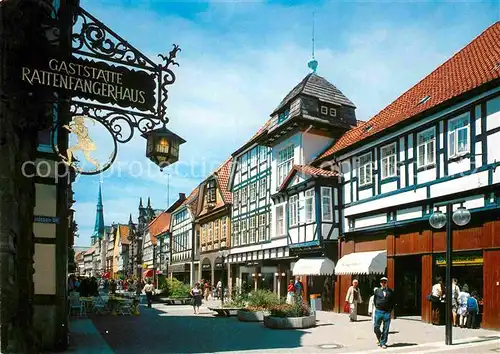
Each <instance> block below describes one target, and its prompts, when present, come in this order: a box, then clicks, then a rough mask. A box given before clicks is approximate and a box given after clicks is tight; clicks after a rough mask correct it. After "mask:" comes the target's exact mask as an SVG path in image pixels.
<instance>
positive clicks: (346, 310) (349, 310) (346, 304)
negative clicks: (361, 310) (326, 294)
mask: <svg viewBox="0 0 500 354" xmlns="http://www.w3.org/2000/svg"><path fill="white" fill-rule="evenodd" d="M344 312H345V313H349V312H351V306H350V305H349V303H348V302H346V303H345V304H344Z"/></svg>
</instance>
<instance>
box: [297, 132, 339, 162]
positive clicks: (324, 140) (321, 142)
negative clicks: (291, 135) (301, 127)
mask: <svg viewBox="0 0 500 354" xmlns="http://www.w3.org/2000/svg"><path fill="white" fill-rule="evenodd" d="M332 141H333V139H332V138H329V137H326V136H321V135H316V134H310V133H303V134H302V142H303V151H304V156H303V157H304V160H303V162H302V163H303V164H308V163H310V162H311V161H312V160H314V159H315V158H316V157H318V155H319V154H320V153H322V152H323V151H325V149H326V148H327V147H328V146H330V145H331V143H332Z"/></svg>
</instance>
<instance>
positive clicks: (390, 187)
mask: <svg viewBox="0 0 500 354" xmlns="http://www.w3.org/2000/svg"><path fill="white" fill-rule="evenodd" d="M402 179H404V178H402ZM396 189H398V182H396V181H394V182H390V183H383V184H382V185H381V186H380V190H381V192H382V193H388V192H392V191H395V190H396Z"/></svg>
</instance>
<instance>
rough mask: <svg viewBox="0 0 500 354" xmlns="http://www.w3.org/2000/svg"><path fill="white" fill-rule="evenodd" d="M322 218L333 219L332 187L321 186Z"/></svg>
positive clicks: (324, 219)
mask: <svg viewBox="0 0 500 354" xmlns="http://www.w3.org/2000/svg"><path fill="white" fill-rule="evenodd" d="M321 220H322V221H333V213H332V189H331V188H330V187H321Z"/></svg>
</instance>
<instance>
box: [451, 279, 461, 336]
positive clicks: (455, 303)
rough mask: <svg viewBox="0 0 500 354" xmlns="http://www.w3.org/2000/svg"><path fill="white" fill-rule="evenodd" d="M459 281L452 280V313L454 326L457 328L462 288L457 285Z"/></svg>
mask: <svg viewBox="0 0 500 354" xmlns="http://www.w3.org/2000/svg"><path fill="white" fill-rule="evenodd" d="M457 282H458V279H457V278H452V279H451V289H452V294H453V297H452V298H451V312H452V314H453V326H455V327H456V326H457V310H458V295H459V294H460V288H459V287H458V285H457Z"/></svg>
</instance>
